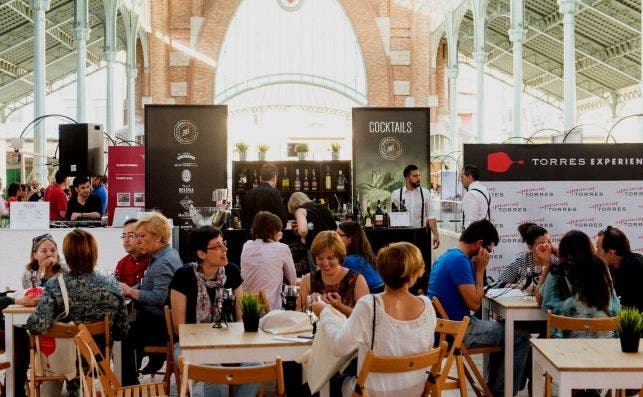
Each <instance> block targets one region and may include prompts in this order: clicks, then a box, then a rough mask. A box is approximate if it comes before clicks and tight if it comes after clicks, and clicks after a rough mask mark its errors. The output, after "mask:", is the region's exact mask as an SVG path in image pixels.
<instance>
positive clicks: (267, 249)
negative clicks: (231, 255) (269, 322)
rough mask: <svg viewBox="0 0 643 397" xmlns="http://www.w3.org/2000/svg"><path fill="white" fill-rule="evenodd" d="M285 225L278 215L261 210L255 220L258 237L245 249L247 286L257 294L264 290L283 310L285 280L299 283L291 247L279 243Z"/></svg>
mask: <svg viewBox="0 0 643 397" xmlns="http://www.w3.org/2000/svg"><path fill="white" fill-rule="evenodd" d="M282 228H283V225H282V223H281V219H279V217H278V216H277V215H275V214H273V213H270V212H268V211H259V212H258V213H257V215H256V216H255V219H254V221H253V222H252V228H251V233H252V237H253V238H254V240H248V241H246V242H245V244H243V249H242V250H241V277H243V289H244V290H246V291H248V292H255V293H257V292H259V290H263V291H264V292H265V293H266V296H267V297H268V300H269V301H270V308H271V309H273V310H278V309H281V303H282V302H281V289H282V285H283V283H284V280H285V281H286V282H287V283H288V284H290V285H295V283H296V282H297V273H296V271H295V264H294V262H293V259H292V254H291V252H290V248H288V246H287V245H286V244H284V243H280V242H279V240H281V236H282V233H281V229H282Z"/></svg>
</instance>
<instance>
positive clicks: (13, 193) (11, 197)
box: [7, 182, 20, 210]
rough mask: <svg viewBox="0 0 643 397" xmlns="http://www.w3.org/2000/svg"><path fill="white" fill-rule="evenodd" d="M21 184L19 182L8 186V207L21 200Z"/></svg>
mask: <svg viewBox="0 0 643 397" xmlns="http://www.w3.org/2000/svg"><path fill="white" fill-rule="evenodd" d="M19 198H20V184H19V183H17V182H13V183H11V184H10V185H9V186H7V209H8V210H10V209H11V205H10V204H11V203H13V202H15V201H20V200H19Z"/></svg>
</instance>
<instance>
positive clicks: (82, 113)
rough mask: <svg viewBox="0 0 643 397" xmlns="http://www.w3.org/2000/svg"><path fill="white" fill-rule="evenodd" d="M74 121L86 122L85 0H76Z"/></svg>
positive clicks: (86, 37)
mask: <svg viewBox="0 0 643 397" xmlns="http://www.w3.org/2000/svg"><path fill="white" fill-rule="evenodd" d="M74 30H75V32H76V121H78V122H79V123H86V122H87V100H86V99H87V84H86V82H87V40H89V33H90V29H89V28H88V27H87V0H76V28H75V29H74Z"/></svg>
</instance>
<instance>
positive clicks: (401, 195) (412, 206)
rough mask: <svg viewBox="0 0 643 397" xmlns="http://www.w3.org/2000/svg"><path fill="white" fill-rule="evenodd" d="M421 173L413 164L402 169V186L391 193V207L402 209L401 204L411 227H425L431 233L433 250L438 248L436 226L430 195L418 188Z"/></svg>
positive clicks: (438, 239)
mask: <svg viewBox="0 0 643 397" xmlns="http://www.w3.org/2000/svg"><path fill="white" fill-rule="evenodd" d="M420 176H422V173H421V172H420V170H419V168H418V167H417V166H416V165H415V164H410V165H407V166H406V168H404V186H402V187H401V188H400V189H396V190H394V191H393V192H392V193H391V206H392V205H393V204H395V205H396V206H397V208H398V209H400V210H401V209H402V205H401V203H403V204H404V207H405V208H406V210H407V211H408V212H409V217H410V219H411V226H412V227H426V228H427V229H430V230H431V233H433V248H438V247H439V246H440V236H439V235H438V226H437V224H436V222H435V215H433V211H432V209H431V207H432V203H431V193H430V192H429V191H428V190H427V189H425V188H423V187H421V186H420Z"/></svg>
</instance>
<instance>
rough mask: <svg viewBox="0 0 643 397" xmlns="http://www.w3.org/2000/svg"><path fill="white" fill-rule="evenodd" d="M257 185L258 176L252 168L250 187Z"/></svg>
mask: <svg viewBox="0 0 643 397" xmlns="http://www.w3.org/2000/svg"><path fill="white" fill-rule="evenodd" d="M257 186H259V177H258V176H257V170H252V188H253V189H254V188H256V187H257Z"/></svg>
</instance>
